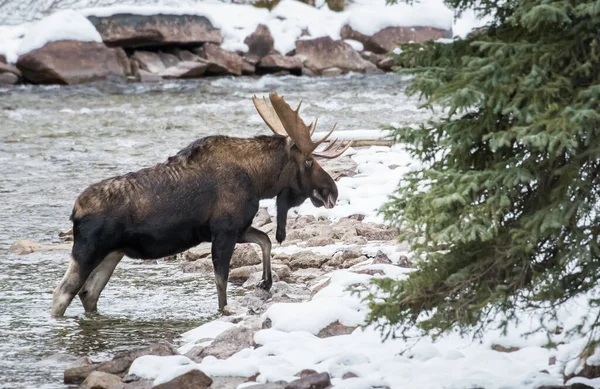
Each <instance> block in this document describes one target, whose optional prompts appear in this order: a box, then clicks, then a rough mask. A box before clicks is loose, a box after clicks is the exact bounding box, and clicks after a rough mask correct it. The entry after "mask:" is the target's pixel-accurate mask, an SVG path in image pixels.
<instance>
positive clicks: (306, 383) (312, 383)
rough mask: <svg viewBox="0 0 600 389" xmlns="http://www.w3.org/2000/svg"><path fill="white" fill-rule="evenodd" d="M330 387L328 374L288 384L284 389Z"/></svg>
mask: <svg viewBox="0 0 600 389" xmlns="http://www.w3.org/2000/svg"><path fill="white" fill-rule="evenodd" d="M328 386H331V379H330V378H329V373H319V374H313V375H309V376H306V377H304V378H300V379H297V380H294V381H292V382H289V383H288V384H287V385H286V386H285V389H325V388H327V387H328Z"/></svg>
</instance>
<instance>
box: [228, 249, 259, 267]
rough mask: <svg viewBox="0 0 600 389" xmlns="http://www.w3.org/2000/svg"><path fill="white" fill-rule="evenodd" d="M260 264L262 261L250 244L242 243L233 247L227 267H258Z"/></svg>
mask: <svg viewBox="0 0 600 389" xmlns="http://www.w3.org/2000/svg"><path fill="white" fill-rule="evenodd" d="M256 247H258V246H256ZM261 262H262V259H261V257H260V256H259V255H258V252H257V250H256V249H255V248H254V245H253V244H250V243H243V244H237V245H236V246H235V250H234V251H233V255H232V256H231V263H230V265H229V267H230V268H231V269H235V268H238V267H242V266H250V265H258V264H260V263H261Z"/></svg>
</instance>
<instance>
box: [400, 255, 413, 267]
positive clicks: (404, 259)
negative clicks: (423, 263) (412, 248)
mask: <svg viewBox="0 0 600 389" xmlns="http://www.w3.org/2000/svg"><path fill="white" fill-rule="evenodd" d="M396 266H400V267H406V268H409V267H412V266H413V265H412V262H410V260H409V259H408V257H407V256H406V255H401V256H400V258H399V259H398V263H397V264H396Z"/></svg>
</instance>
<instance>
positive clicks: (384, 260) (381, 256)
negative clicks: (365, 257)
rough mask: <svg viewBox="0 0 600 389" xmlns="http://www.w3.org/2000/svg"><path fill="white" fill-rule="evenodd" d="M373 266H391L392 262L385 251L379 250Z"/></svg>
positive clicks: (372, 262)
mask: <svg viewBox="0 0 600 389" xmlns="http://www.w3.org/2000/svg"><path fill="white" fill-rule="evenodd" d="M371 264H372V265H379V264H383V265H391V264H392V260H391V259H390V258H389V257H388V256H387V255H386V254H385V253H384V252H383V251H381V250H378V251H377V254H375V257H374V258H373V260H372V261H371Z"/></svg>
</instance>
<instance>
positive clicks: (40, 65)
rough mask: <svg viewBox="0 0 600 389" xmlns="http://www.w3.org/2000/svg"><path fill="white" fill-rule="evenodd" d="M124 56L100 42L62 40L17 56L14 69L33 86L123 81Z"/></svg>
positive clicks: (120, 51)
mask: <svg viewBox="0 0 600 389" xmlns="http://www.w3.org/2000/svg"><path fill="white" fill-rule="evenodd" d="M126 62H127V56H126V55H125V53H124V52H123V50H122V49H110V48H108V47H106V46H105V45H104V44H103V43H98V42H81V41H72V40H62V41H54V42H49V43H46V44H45V45H44V46H43V47H41V48H39V49H36V50H33V51H30V52H29V53H27V54H24V55H21V56H19V59H18V60H17V68H19V70H20V71H21V72H22V73H23V78H25V79H26V80H28V81H30V82H32V83H35V84H62V85H71V84H80V83H85V82H91V81H96V80H103V79H115V80H120V81H123V80H124V79H125V77H126V72H125V68H126Z"/></svg>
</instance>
